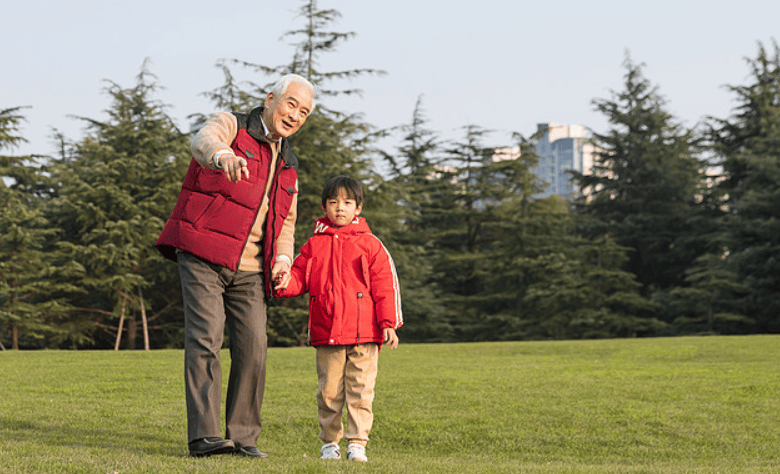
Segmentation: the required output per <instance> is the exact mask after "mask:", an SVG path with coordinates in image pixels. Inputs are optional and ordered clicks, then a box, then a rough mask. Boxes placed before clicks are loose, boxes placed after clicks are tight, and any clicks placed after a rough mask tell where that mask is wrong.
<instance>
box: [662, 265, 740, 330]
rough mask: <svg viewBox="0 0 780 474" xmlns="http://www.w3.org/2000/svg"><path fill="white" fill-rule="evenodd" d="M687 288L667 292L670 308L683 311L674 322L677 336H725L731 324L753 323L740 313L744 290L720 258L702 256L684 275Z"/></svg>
mask: <svg viewBox="0 0 780 474" xmlns="http://www.w3.org/2000/svg"><path fill="white" fill-rule="evenodd" d="M685 281H686V283H687V284H688V286H685V287H678V288H675V289H673V290H672V291H671V293H670V297H671V298H672V299H673V300H676V301H674V303H676V304H673V305H670V306H673V307H678V308H684V309H685V311H684V312H682V314H680V315H679V316H678V317H676V318H675V320H674V325H675V327H676V328H677V333H690V332H693V333H707V334H713V333H721V334H722V333H728V332H730V329H731V327H732V326H733V325H735V324H740V325H750V324H752V323H754V322H755V321H754V320H753V319H752V318H748V317H746V316H745V315H744V314H742V313H741V309H740V304H739V297H740V295H744V294H745V293H747V288H746V287H745V286H744V285H742V284H741V283H739V281H738V279H737V275H736V274H735V273H734V272H732V271H731V270H729V269H728V267H727V264H726V261H725V259H724V258H723V257H722V256H720V255H714V254H705V255H702V256H701V257H699V258H697V259H696V265H694V266H693V267H691V268H689V269H688V270H686V272H685Z"/></svg>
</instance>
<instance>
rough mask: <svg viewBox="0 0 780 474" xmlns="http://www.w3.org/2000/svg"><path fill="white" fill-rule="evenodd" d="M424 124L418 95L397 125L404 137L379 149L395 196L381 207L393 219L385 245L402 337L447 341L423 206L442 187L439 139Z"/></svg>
mask: <svg viewBox="0 0 780 474" xmlns="http://www.w3.org/2000/svg"><path fill="white" fill-rule="evenodd" d="M427 124H428V120H427V118H426V116H425V111H424V109H423V107H422V97H418V99H417V102H416V104H415V108H414V111H413V113H412V121H411V123H409V124H407V125H404V126H402V127H400V130H401V131H402V133H403V139H402V142H401V145H400V146H399V147H398V150H397V153H396V154H391V153H383V157H384V159H385V161H386V162H387V163H388V164H389V166H390V169H391V172H390V177H389V179H388V180H387V181H386V182H385V183H384V184H383V187H384V188H386V189H387V193H386V194H388V195H389V196H392V200H393V201H394V202H392V203H388V205H387V206H385V208H387V209H390V210H391V211H392V212H391V213H390V214H391V216H390V217H389V218H388V219H387V221H388V224H387V227H389V226H390V222H392V223H393V224H394V226H393V227H392V229H393V230H392V234H391V235H392V238H391V239H389V240H388V242H386V245H387V246H388V248H389V249H390V252H391V254H392V255H393V260H394V261H395V264H396V267H397V270H398V278H399V280H400V284H401V295H402V299H403V301H404V340H405V341H426V342H437V341H446V340H451V339H452V338H453V337H454V336H453V331H454V330H453V327H452V325H451V322H450V321H449V319H448V318H447V317H446V312H445V310H444V305H443V301H442V300H441V293H442V291H441V290H440V289H439V287H438V286H437V285H436V282H435V278H434V272H433V262H435V261H437V260H438V259H439V252H440V248H439V246H437V245H436V244H435V241H434V240H432V239H431V238H430V233H431V229H432V225H431V223H430V222H428V210H429V209H430V208H431V206H432V202H433V200H434V196H435V194H436V193H437V190H439V189H440V188H441V183H440V182H439V181H438V180H437V179H435V178H434V177H435V176H437V173H438V170H439V169H440V168H438V164H439V163H440V162H441V160H442V158H441V156H440V155H441V147H442V143H441V141H440V139H439V138H438V135H437V134H436V133H434V132H433V131H431V130H429V129H428V128H427Z"/></svg>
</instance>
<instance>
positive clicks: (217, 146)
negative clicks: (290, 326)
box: [157, 75, 315, 458]
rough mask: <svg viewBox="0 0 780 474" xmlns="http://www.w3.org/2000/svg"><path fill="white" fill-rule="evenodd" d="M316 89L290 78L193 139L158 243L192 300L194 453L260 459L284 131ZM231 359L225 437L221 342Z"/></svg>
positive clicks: (282, 221)
mask: <svg viewBox="0 0 780 474" xmlns="http://www.w3.org/2000/svg"><path fill="white" fill-rule="evenodd" d="M314 97H315V89H314V86H312V84H311V83H309V81H307V80H306V79H304V78H303V77H300V76H296V75H288V76H285V77H283V78H282V79H281V80H280V81H279V82H278V83H277V84H276V85H275V86H274V88H273V90H272V91H271V92H270V93H269V94H268V96H267V97H266V99H265V103H264V106H261V107H257V108H255V109H253V110H252V111H250V112H249V113H227V112H221V113H216V114H214V115H213V116H212V117H211V118H210V119H209V120H208V121H207V122H206V123H205V125H204V126H203V127H202V128H201V129H200V130H199V131H198V132H197V133H196V134H195V135H194V136H193V138H192V141H191V148H192V155H193V160H192V161H191V162H190V167H189V169H188V171H187V175H186V177H185V178H184V182H183V184H182V189H181V192H180V194H179V198H178V201H177V203H176V206H175V207H174V209H173V212H172V213H171V217H170V218H169V219H168V221H167V222H166V224H165V227H164V229H163V231H162V233H161V234H160V237H159V238H158V240H157V249H158V250H159V251H160V252H161V253H162V254H163V256H165V257H166V258H169V259H171V260H174V261H176V262H177V263H178V266H179V276H180V278H181V285H182V296H183V300H184V328H185V330H184V333H185V336H184V337H185V343H184V378H185V390H186V399H187V436H188V443H189V453H190V455H191V456H195V457H200V456H210V455H213V454H223V453H235V454H237V455H241V456H247V457H253V458H265V457H268V456H267V454H265V453H262V452H260V451H259V450H258V449H257V446H256V444H257V439H258V437H259V436H260V431H261V417H260V408H261V406H262V403H263V393H264V390H265V369H266V353H267V335H266V319H267V318H266V300H267V299H268V298H270V297H271V290H272V288H271V286H272V284H273V283H272V282H274V280H275V279H276V278H277V276H279V275H281V278H282V281H280V282H278V283H279V284H280V285H281V284H284V283H286V282H284V281H283V280H284V279H289V274H290V272H289V270H290V266H291V264H292V257H293V251H294V248H293V240H294V231H295V219H296V215H297V202H298V199H297V196H298V174H297V170H298V159H297V158H296V157H295V155H294V154H293V153H292V151H291V150H290V147H289V145H288V143H287V138H288V137H289V136H291V135H293V134H294V133H295V132H297V131H298V130H299V129H300V128H301V126H302V125H303V124H304V122H306V119H307V117H308V116H309V114H310V113H311V112H312V110H313V109H314ZM225 327H227V331H228V337H229V347H230V358H231V367H230V375H229V379H228V392H227V401H226V404H225V409H226V410H225V418H226V420H225V422H226V423H225V424H226V432H225V437H224V438H222V437H221V427H220V401H221V397H222V369H221V363H220V349H221V347H222V342H223V334H224V331H225Z"/></svg>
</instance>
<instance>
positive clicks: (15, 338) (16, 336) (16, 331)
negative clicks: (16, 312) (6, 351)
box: [11, 323, 19, 351]
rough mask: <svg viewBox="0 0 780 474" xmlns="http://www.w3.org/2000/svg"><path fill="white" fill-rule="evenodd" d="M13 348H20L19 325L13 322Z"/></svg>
mask: <svg viewBox="0 0 780 474" xmlns="http://www.w3.org/2000/svg"><path fill="white" fill-rule="evenodd" d="M11 349H16V350H17V351H18V350H19V326H17V324H16V323H11Z"/></svg>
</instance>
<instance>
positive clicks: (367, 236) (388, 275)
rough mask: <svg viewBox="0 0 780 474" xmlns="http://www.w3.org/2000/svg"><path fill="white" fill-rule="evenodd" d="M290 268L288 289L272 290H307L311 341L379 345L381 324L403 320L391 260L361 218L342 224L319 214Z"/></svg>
mask: <svg viewBox="0 0 780 474" xmlns="http://www.w3.org/2000/svg"><path fill="white" fill-rule="evenodd" d="M291 272H292V277H291V279H290V283H289V285H288V286H287V288H286V289H284V290H279V291H276V292H275V295H276V296H279V297H288V296H298V295H302V294H304V293H307V292H308V293H309V340H310V341H311V344H312V345H313V346H320V345H349V344H358V343H368V342H376V343H380V344H381V343H382V330H383V329H385V328H393V329H397V328H399V327H401V326H402V325H403V316H402V314H401V294H400V291H399V287H398V277H397V275H396V272H395V265H394V264H393V259H392V257H390V253H389V252H388V251H387V249H386V248H385V246H384V245H383V244H382V242H381V241H380V240H379V239H378V238H377V237H376V236H374V234H372V233H371V229H369V227H368V224H367V223H366V221H365V219H363V218H361V217H355V220H354V221H352V223H351V224H349V225H346V226H344V227H335V226H333V224H331V222H330V220H328V218H327V217H321V218H319V219H317V221H316V222H315V223H314V235H312V237H311V238H310V239H309V240H308V241H307V242H306V243H305V244H304V246H303V248H302V249H301V254H300V255H298V256H297V257H296V258H295V262H293V266H292V270H291Z"/></svg>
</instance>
